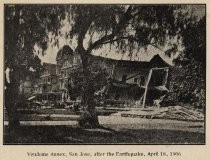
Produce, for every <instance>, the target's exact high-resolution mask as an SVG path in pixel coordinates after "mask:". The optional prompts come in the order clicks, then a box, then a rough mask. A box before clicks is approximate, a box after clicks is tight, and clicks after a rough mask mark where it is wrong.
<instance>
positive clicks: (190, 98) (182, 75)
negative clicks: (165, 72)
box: [164, 17, 206, 108]
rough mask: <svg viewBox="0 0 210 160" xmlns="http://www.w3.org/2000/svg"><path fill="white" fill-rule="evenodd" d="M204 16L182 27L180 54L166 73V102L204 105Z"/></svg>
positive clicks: (202, 106) (196, 105)
mask: <svg viewBox="0 0 210 160" xmlns="http://www.w3.org/2000/svg"><path fill="white" fill-rule="evenodd" d="M205 20H206V17H203V18H201V19H200V20H199V21H191V23H187V26H186V29H183V30H182V35H183V43H184V45H185V50H184V54H181V55H180V56H179V57H178V58H177V59H176V60H175V63H176V65H177V66H179V67H177V66H176V67H174V68H172V69H171V71H170V76H169V90H170V92H169V94H168V95H167V97H166V99H165V100H164V101H165V102H164V103H166V104H168V103H169V104H171V103H173V104H174V105H176V104H180V103H185V104H186V103H188V104H190V105H193V106H194V107H198V108H205V101H206V95H205V94H206V93H205V92H206V21H205Z"/></svg>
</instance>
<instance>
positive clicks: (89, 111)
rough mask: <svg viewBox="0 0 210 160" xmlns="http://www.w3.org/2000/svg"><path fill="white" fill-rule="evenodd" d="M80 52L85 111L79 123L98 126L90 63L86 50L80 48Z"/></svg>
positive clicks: (91, 126) (85, 125) (84, 125)
mask: <svg viewBox="0 0 210 160" xmlns="http://www.w3.org/2000/svg"><path fill="white" fill-rule="evenodd" d="M79 54H80V55H81V59H82V70H83V77H84V78H83V91H82V105H83V107H84V113H83V114H82V115H81V118H80V120H79V125H80V126H82V127H90V128H96V127H99V122H98V116H97V112H96V108H95V105H96V104H95V100H94V92H95V89H94V86H93V84H94V83H93V80H92V77H91V71H90V69H89V67H90V64H89V62H88V57H87V54H88V53H86V52H85V50H82V51H81V50H80V52H79Z"/></svg>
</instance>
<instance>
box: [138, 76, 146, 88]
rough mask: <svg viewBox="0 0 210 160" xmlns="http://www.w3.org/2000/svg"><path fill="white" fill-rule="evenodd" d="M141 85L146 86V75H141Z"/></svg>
mask: <svg viewBox="0 0 210 160" xmlns="http://www.w3.org/2000/svg"><path fill="white" fill-rule="evenodd" d="M139 85H140V86H144V85H145V77H144V76H140V79H139Z"/></svg>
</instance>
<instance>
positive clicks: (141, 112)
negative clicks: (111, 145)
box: [112, 106, 204, 121]
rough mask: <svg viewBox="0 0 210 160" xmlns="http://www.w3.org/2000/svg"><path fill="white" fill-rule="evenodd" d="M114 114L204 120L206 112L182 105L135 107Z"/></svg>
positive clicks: (149, 117)
mask: <svg viewBox="0 0 210 160" xmlns="http://www.w3.org/2000/svg"><path fill="white" fill-rule="evenodd" d="M112 115H115V116H122V117H133V118H137V117H139V118H148V119H174V120H186V121H204V113H203V112H202V111H201V110H198V109H194V108H190V107H182V106H169V107H162V108H157V107H150V108H138V109H137V108H134V109H132V110H130V111H121V112H118V113H115V114H112Z"/></svg>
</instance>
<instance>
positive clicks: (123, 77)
mask: <svg viewBox="0 0 210 160" xmlns="http://www.w3.org/2000/svg"><path fill="white" fill-rule="evenodd" d="M126 78H127V75H123V76H122V82H124V83H125V82H126Z"/></svg>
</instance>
